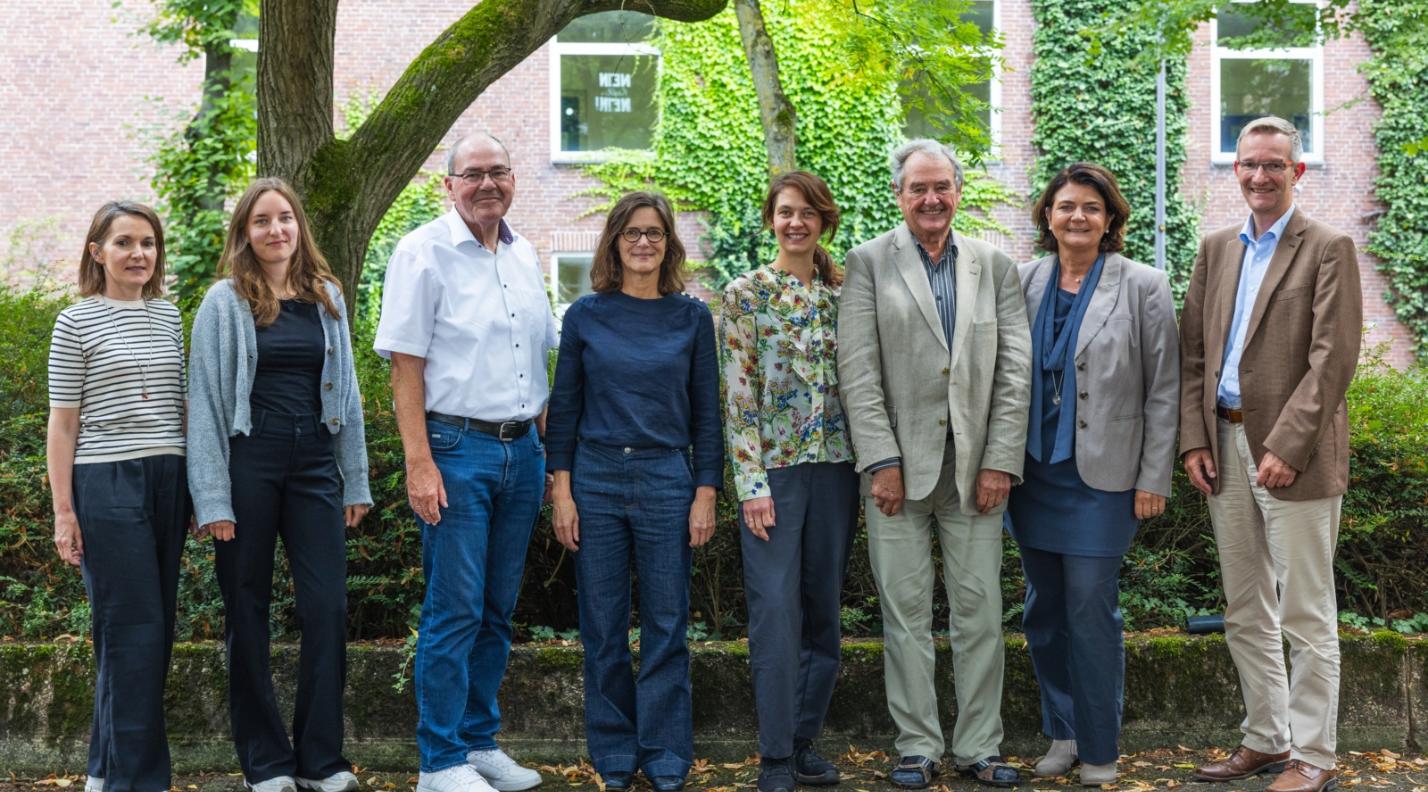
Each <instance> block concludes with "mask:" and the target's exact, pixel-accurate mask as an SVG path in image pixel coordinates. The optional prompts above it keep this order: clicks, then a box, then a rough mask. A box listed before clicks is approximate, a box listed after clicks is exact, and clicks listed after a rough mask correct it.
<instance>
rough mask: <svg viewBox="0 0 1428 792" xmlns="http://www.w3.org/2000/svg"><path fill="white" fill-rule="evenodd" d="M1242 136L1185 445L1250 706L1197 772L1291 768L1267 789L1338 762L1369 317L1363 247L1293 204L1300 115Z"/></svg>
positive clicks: (1211, 254)
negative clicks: (1352, 421) (1225, 753)
mask: <svg viewBox="0 0 1428 792" xmlns="http://www.w3.org/2000/svg"><path fill="white" fill-rule="evenodd" d="M1236 151H1237V154H1236V156H1237V160H1236V162H1235V177H1236V178H1237V179H1238V180H1239V183H1240V189H1241V191H1242V192H1243V193H1244V197H1245V202H1246V203H1247V204H1249V209H1250V217H1249V219H1248V220H1247V221H1246V222H1245V223H1244V225H1243V226H1242V227H1239V226H1236V227H1231V228H1225V229H1221V230H1220V231H1216V232H1215V233H1212V234H1209V235H1207V236H1206V237H1205V238H1204V239H1203V240H1202V241H1201V243H1200V251H1199V253H1198V254H1197V255H1196V258H1195V270H1194V274H1193V275H1192V276H1191V281H1190V290H1189V293H1188V294H1187V295H1186V297H1185V308H1184V311H1183V312H1182V314H1181V325H1180V341H1181V366H1182V369H1181V371H1182V376H1181V400H1180V453H1181V458H1182V460H1183V461H1184V464H1185V469H1186V471H1187V472H1188V473H1189V475H1190V481H1191V483H1193V484H1194V485H1195V486H1196V487H1197V488H1199V489H1200V490H1201V491H1202V492H1204V493H1205V494H1206V495H1207V496H1209V502H1210V517H1211V520H1212V521H1213V523H1214V528H1215V544H1216V545H1217V546H1218V548H1219V553H1220V572H1221V578H1222V582H1223V584H1224V587H1225V600H1226V603H1227V605H1226V609H1225V634H1226V640H1227V641H1228V643H1229V648H1230V655H1231V656H1232V657H1233V658H1234V661H1235V668H1236V670H1237V671H1238V672H1239V677H1240V690H1241V693H1242V694H1243V696H1244V702H1245V711H1246V713H1245V720H1244V723H1243V724H1242V726H1241V731H1243V732H1244V740H1243V742H1242V744H1241V745H1240V746H1239V747H1238V748H1236V749H1235V751H1234V753H1233V754H1231V755H1230V757H1229V758H1227V759H1225V760H1224V761H1221V762H1214V763H1212V764H1208V765H1205V766H1204V767H1201V768H1199V769H1197V770H1196V772H1195V776H1196V778H1197V779H1200V780H1205V781H1232V780H1236V779H1241V778H1245V777H1248V776H1250V775H1254V774H1257V773H1262V772H1276V771H1279V770H1280V769H1281V768H1283V772H1281V773H1280V775H1279V777H1278V778H1276V779H1275V780H1274V782H1273V783H1271V784H1270V786H1269V789H1270V790H1271V792H1301V791H1314V790H1323V789H1327V788H1329V787H1331V786H1333V785H1334V783H1335V777H1336V776H1337V771H1336V770H1335V769H1334V742H1335V730H1336V724H1337V719H1338V705H1339V638H1338V630H1337V607H1336V605H1335V598H1334V546H1335V543H1336V542H1337V540H1338V531H1339V510H1340V505H1341V503H1342V501H1343V494H1344V491H1345V490H1346V489H1347V488H1348V476H1349V438H1348V421H1347V415H1346V406H1345V401H1344V394H1345V392H1346V391H1347V390H1348V386H1349V380H1350V379H1352V378H1353V375H1354V368H1355V365H1356V364H1357V362H1358V355H1359V337H1360V329H1361V325H1362V322H1363V298H1362V295H1361V293H1360V289H1359V265H1358V257H1357V253H1356V251H1355V249H1354V243H1353V240H1351V239H1350V238H1349V237H1348V236H1347V235H1346V234H1343V233H1341V232H1339V231H1336V230H1334V229H1332V228H1330V227H1328V226H1326V225H1324V224H1323V223H1319V222H1317V221H1315V220H1312V219H1310V218H1309V217H1308V216H1306V215H1305V214H1304V212H1303V211H1302V210H1297V209H1296V208H1295V206H1294V186H1295V183H1296V182H1298V180H1299V179H1300V177H1302V176H1303V175H1304V163H1303V162H1302V161H1301V159H1302V155H1303V145H1302V143H1301V142H1300V138H1299V133H1298V131H1296V130H1295V128H1294V126H1293V125H1292V124H1290V123H1289V122H1287V121H1285V120H1283V119H1280V118H1274V117H1267V118H1261V119H1258V120H1256V121H1253V122H1251V123H1250V124H1249V125H1247V126H1246V127H1245V128H1244V131H1243V132H1241V133H1240V137H1239V142H1238V144H1237V148H1236ZM1285 638H1288V639H1289V647H1290V666H1291V668H1292V670H1293V671H1292V676H1289V677H1286V674H1285V667H1284V651H1283V641H1284V639H1285Z"/></svg>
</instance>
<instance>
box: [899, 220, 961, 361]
mask: <svg viewBox="0 0 1428 792" xmlns="http://www.w3.org/2000/svg"><path fill="white" fill-rule="evenodd" d="M893 243H894V244H895V245H896V246H897V250H896V253H895V254H894V255H893V262H894V264H896V265H897V271H898V272H899V273H901V274H902V279H903V281H904V282H906V283H907V288H908V290H909V291H911V292H912V299H913V301H914V302H916V303H917V307H918V310H920V311H922V318H923V319H926V320H927V325H928V327H930V328H932V334H933V335H934V336H936V338H937V343H939V344H941V345H942V348H943V349H946V348H947V339H946V338H945V337H944V336H943V334H942V319H941V318H940V317H938V315H937V304H936V302H935V301H934V300H933V299H932V284H930V283H928V282H927V271H926V270H925V269H923V268H922V254H920V253H918V252H917V248H916V247H915V246H916V244H917V242H916V241H914V240H913V238H912V232H911V231H909V230H908V229H907V224H906V223H904V224H903V225H902V226H901V227H899V228H898V232H897V233H896V234H894V235H893ZM959 287H960V284H959Z"/></svg>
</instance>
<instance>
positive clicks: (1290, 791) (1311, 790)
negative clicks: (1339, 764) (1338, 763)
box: [1269, 759, 1339, 792]
mask: <svg viewBox="0 0 1428 792" xmlns="http://www.w3.org/2000/svg"><path fill="white" fill-rule="evenodd" d="M1338 785H1339V771H1338V770H1321V769H1320V768H1317V767H1315V766H1314V765H1311V764H1309V763H1308V762H1306V761H1303V760H1302V759H1293V760H1291V761H1290V762H1289V766H1288V767H1286V768H1284V772H1282V773H1280V774H1279V777H1278V778H1276V779H1274V783H1272V784H1270V785H1269V792H1329V790H1331V789H1333V788H1334V787H1336V786H1338Z"/></svg>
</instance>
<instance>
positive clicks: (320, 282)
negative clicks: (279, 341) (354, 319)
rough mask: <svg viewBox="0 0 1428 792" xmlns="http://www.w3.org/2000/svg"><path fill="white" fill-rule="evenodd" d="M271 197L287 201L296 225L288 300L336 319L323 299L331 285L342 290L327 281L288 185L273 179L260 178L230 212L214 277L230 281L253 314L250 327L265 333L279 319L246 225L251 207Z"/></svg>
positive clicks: (333, 308) (303, 215) (331, 278)
mask: <svg viewBox="0 0 1428 792" xmlns="http://www.w3.org/2000/svg"><path fill="white" fill-rule="evenodd" d="M269 192H276V193H278V194H279V195H281V196H283V197H284V198H286V199H287V201H288V204H289V205H291V206H292V208H293V217H294V218H296V220H297V227H298V238H297V239H296V240H295V241H296V242H297V244H296V246H295V249H294V250H293V258H292V261H291V262H289V263H288V277H287V285H288V287H289V288H291V289H292V292H293V295H294V296H296V297H297V299H299V300H302V301H304V302H311V303H321V305H322V307H323V308H324V309H326V311H327V314H328V316H331V317H333V318H334V319H336V318H338V315H337V306H336V305H334V304H333V303H332V298H331V297H330V296H328V294H327V289H326V288H325V286H324V285H325V284H327V283H331V284H333V285H334V286H337V287H338V288H339V289H340V288H341V285H340V284H339V283H338V282H337V278H335V277H334V276H333V275H332V269H331V268H330V267H329V266H328V265H327V259H326V258H323V255H322V251H321V250H318V248H317V242H316V241H315V240H314V239H313V238H312V229H310V228H309V227H308V224H307V215H306V213H304V212H303V209H302V201H301V200H300V199H299V198H298V196H297V193H296V192H295V191H294V190H293V188H292V187H290V186H288V183H287V182H285V181H283V180H282V179H277V178H272V177H268V178H262V179H257V180H255V181H254V182H253V183H252V184H250V185H248V189H247V190H246V191H244V193H243V196H242V197H241V198H239V199H238V204H237V206H235V207H234V208H233V219H232V220H231V221H229V223H228V239H227V241H226V242H224V244H223V256H222V258H220V259H219V260H218V274H219V276H223V275H228V276H230V277H231V278H232V279H233V290H234V291H235V292H237V293H238V296H239V297H241V298H243V299H244V300H247V302H248V309H249V310H250V311H252V313H253V324H255V325H257V326H258V327H267V326H268V325H270V324H272V323H273V321H274V320H275V319H277V318H278V311H279V306H278V296H277V295H276V294H274V293H273V290H272V288H271V287H270V286H268V280H267V278H265V277H263V266H262V264H260V263H259V262H258V257H257V256H256V255H254V253H253V247H252V245H251V244H250V243H249V240H248V219H249V218H250V217H252V215H253V205H254V204H256V203H257V202H258V199H259V198H261V197H263V195H264V193H269Z"/></svg>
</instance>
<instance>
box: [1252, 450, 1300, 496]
mask: <svg viewBox="0 0 1428 792" xmlns="http://www.w3.org/2000/svg"><path fill="white" fill-rule="evenodd" d="M1258 470H1259V475H1258V476H1257V477H1256V479H1255V481H1256V483H1258V484H1259V485H1260V486H1261V487H1264V488H1266V489H1279V488H1280V487H1287V486H1289V485H1290V484H1293V483H1294V477H1295V476H1298V475H1299V472H1298V471H1296V470H1295V469H1294V468H1292V467H1290V466H1289V463H1288V462H1285V461H1284V460H1283V459H1281V458H1279V456H1278V455H1276V454H1275V453H1274V452H1273V451H1270V450H1267V449H1266V450H1265V452H1264V458H1263V459H1261V460H1260V461H1259V466H1258Z"/></svg>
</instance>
